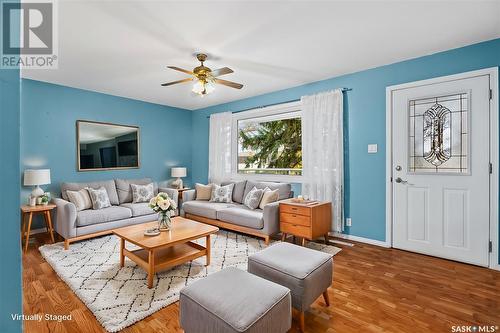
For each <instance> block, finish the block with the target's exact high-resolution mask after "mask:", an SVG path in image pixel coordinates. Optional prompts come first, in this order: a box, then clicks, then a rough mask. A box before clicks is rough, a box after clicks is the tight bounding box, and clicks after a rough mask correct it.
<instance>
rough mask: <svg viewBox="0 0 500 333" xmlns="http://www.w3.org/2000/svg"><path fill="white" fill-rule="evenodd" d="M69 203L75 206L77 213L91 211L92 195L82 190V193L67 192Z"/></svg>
mask: <svg viewBox="0 0 500 333" xmlns="http://www.w3.org/2000/svg"><path fill="white" fill-rule="evenodd" d="M66 194H67V195H68V198H69V201H70V202H71V203H72V204H74V205H75V207H76V210H77V211H81V210H85V209H91V208H92V200H91V199H90V194H89V191H88V190H87V189H85V188H84V189H81V190H80V191H69V190H68V191H66Z"/></svg>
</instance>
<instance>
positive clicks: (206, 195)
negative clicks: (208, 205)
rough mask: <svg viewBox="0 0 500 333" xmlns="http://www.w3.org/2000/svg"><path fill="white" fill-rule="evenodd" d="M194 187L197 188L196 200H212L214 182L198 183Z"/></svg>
mask: <svg viewBox="0 0 500 333" xmlns="http://www.w3.org/2000/svg"><path fill="white" fill-rule="evenodd" d="M194 188H195V189H196V200H205V201H208V200H210V198H211V196H212V184H208V185H203V184H196V185H195V186H194Z"/></svg>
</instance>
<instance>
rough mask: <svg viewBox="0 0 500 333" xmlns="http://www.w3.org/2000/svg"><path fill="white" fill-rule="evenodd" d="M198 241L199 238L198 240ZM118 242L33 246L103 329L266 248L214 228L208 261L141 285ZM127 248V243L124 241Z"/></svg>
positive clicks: (142, 278) (125, 322) (330, 249)
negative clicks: (67, 246) (121, 254)
mask: <svg viewBox="0 0 500 333" xmlns="http://www.w3.org/2000/svg"><path fill="white" fill-rule="evenodd" d="M198 242H199V244H201V245H204V243H205V240H204V239H201V240H199V241H198ZM119 244H120V242H119V239H118V238H117V237H116V236H114V235H110V236H104V237H99V238H94V239H91V240H88V241H83V242H79V243H73V244H71V246H70V249H69V250H67V251H65V250H64V246H63V243H56V244H50V245H44V246H41V247H40V248H39V250H40V252H41V253H42V255H43V257H44V258H45V260H47V262H48V263H49V264H50V265H51V266H52V268H54V270H55V271H56V273H57V274H58V275H59V277H60V278H61V279H62V280H63V281H64V282H66V283H67V284H68V286H69V287H70V288H71V289H72V290H73V291H74V292H75V294H76V295H77V296H78V297H79V298H80V299H81V300H82V301H83V302H84V303H85V305H86V306H87V307H88V308H89V309H90V311H92V313H93V314H94V315H95V317H96V318H97V320H98V321H99V322H100V323H101V325H102V326H103V327H104V328H105V329H106V330H107V331H109V332H117V331H119V330H121V329H123V328H125V327H127V326H130V325H132V324H133V323H135V322H137V321H139V320H141V319H143V318H145V317H147V316H149V315H151V314H152V313H154V312H156V311H158V310H160V309H161V308H163V307H165V306H167V305H169V304H172V303H174V302H176V301H177V300H179V292H180V290H181V289H182V288H183V287H185V286H186V285H188V284H190V283H191V282H193V281H196V280H198V279H202V278H204V277H206V276H207V275H209V274H212V273H215V272H218V271H220V270H222V269H224V268H226V267H231V266H232V267H238V268H240V269H243V270H246V269H247V259H248V256H249V255H251V254H253V253H255V252H258V251H260V250H262V249H263V248H265V247H266V245H265V244H264V242H263V241H262V240H259V239H257V238H253V237H249V236H243V235H240V234H236V233H232V232H227V231H219V232H218V233H217V234H215V235H213V236H212V251H211V263H210V266H209V267H205V265H204V264H205V258H204V257H202V258H199V259H197V260H194V261H192V262H191V263H186V264H184V265H180V266H177V267H175V268H172V269H170V270H166V271H163V272H160V273H157V274H156V277H155V280H154V287H153V288H152V289H148V288H147V286H146V279H147V275H146V272H145V271H144V270H143V269H142V268H140V267H139V266H137V265H136V264H135V263H134V262H132V261H131V260H128V259H126V260H125V267H123V268H120V257H119V251H120V245H119ZM307 247H309V248H312V249H315V250H319V251H323V252H327V253H330V254H332V255H335V254H337V253H338V252H339V251H340V249H339V248H337V247H334V246H331V245H325V244H319V243H314V242H309V243H308V245H307ZM127 248H133V247H132V246H131V244H129V243H127Z"/></svg>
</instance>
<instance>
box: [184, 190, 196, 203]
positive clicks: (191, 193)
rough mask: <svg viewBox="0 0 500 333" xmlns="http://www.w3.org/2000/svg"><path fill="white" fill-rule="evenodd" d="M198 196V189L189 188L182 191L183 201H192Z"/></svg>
mask: <svg viewBox="0 0 500 333" xmlns="http://www.w3.org/2000/svg"><path fill="white" fill-rule="evenodd" d="M195 198H196V190H194V189H193V190H187V191H184V192H182V202H187V201H192V200H194V199H195Z"/></svg>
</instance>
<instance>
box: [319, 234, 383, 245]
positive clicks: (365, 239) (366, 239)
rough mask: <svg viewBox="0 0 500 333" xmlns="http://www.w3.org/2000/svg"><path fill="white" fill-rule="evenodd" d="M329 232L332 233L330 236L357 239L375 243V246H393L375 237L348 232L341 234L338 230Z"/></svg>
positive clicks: (356, 240) (357, 240)
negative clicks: (348, 233)
mask: <svg viewBox="0 0 500 333" xmlns="http://www.w3.org/2000/svg"><path fill="white" fill-rule="evenodd" d="M329 234H330V236H333V237H338V238H343V239H348V240H352V241H355V242H360V243H366V244H370V245H375V246H381V247H386V248H389V247H391V246H390V245H389V244H388V243H386V242H383V241H379V240H375V239H370V238H365V237H359V236H353V235H347V234H341V233H338V232H330V233H329Z"/></svg>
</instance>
